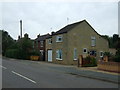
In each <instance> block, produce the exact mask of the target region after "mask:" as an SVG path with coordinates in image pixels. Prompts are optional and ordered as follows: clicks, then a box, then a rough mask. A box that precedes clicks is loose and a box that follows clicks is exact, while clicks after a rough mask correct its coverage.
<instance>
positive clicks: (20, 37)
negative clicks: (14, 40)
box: [20, 20, 22, 38]
mask: <svg viewBox="0 0 120 90" xmlns="http://www.w3.org/2000/svg"><path fill="white" fill-rule="evenodd" d="M20 38H22V20H20Z"/></svg>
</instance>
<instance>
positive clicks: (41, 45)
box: [34, 34, 50, 61]
mask: <svg viewBox="0 0 120 90" xmlns="http://www.w3.org/2000/svg"><path fill="white" fill-rule="evenodd" d="M49 36H50V34H45V35H41V36H40V34H39V35H38V36H37V38H36V39H35V40H34V48H35V49H36V50H39V52H40V61H45V48H46V47H45V44H46V43H45V40H46V38H47V37H49Z"/></svg>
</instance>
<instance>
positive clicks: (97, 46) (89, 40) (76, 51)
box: [46, 20, 109, 64]
mask: <svg viewBox="0 0 120 90" xmlns="http://www.w3.org/2000/svg"><path fill="white" fill-rule="evenodd" d="M50 39H51V40H52V43H51V44H50V43H49V40H50ZM48 47H49V48H48ZM48 49H50V50H51V53H49V52H48V51H49V50H48ZM46 50H48V51H47V58H46V59H47V61H49V60H48V57H49V58H52V59H51V62H53V63H59V64H77V60H78V56H79V55H83V57H86V56H87V55H93V56H95V57H96V58H97V59H100V58H102V57H103V52H106V51H108V50H109V46H108V41H107V40H106V39H104V38H103V37H102V36H101V35H100V34H98V33H97V32H96V31H95V30H94V29H93V28H92V26H91V25H90V24H89V23H88V22H87V21H86V20H83V21H80V22H77V23H73V24H70V25H67V26H65V27H63V28H62V29H60V30H59V31H57V32H55V33H54V34H53V35H52V36H51V37H50V38H48V39H46ZM50 54H52V55H50Z"/></svg>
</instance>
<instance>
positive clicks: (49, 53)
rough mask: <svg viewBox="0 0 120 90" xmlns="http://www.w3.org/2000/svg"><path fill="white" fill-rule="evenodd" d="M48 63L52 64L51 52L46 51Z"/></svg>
mask: <svg viewBox="0 0 120 90" xmlns="http://www.w3.org/2000/svg"><path fill="white" fill-rule="evenodd" d="M48 62H52V50H48Z"/></svg>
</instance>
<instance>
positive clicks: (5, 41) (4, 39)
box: [2, 30, 15, 55]
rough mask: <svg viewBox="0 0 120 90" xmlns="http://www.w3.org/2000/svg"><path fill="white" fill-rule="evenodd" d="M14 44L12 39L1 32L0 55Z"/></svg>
mask: <svg viewBox="0 0 120 90" xmlns="http://www.w3.org/2000/svg"><path fill="white" fill-rule="evenodd" d="M14 43H15V41H14V40H13V38H12V37H11V36H10V35H9V34H8V32H7V31H4V30H2V55H5V52H6V50H7V49H8V48H9V47H10V46H11V45H13V44H14Z"/></svg>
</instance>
